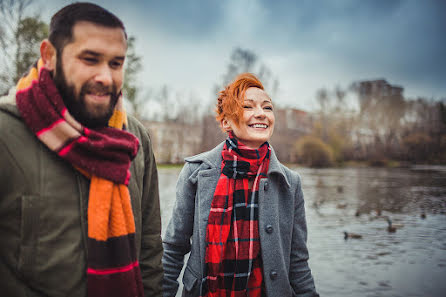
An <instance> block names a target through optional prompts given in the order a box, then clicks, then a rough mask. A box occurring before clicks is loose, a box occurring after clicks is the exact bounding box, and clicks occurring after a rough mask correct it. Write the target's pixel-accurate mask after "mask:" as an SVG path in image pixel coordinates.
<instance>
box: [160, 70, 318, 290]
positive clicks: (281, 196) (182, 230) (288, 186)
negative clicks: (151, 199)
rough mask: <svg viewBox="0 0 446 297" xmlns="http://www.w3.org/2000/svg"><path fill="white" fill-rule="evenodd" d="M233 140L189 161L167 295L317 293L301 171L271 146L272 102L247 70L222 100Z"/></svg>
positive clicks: (167, 263)
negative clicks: (290, 166)
mask: <svg viewBox="0 0 446 297" xmlns="http://www.w3.org/2000/svg"><path fill="white" fill-rule="evenodd" d="M216 112H217V117H216V118H217V121H218V122H219V123H220V125H221V128H222V129H223V130H224V131H225V132H227V134H228V138H227V139H226V141H225V142H223V143H221V144H220V145H218V146H217V147H215V148H214V149H212V150H211V151H208V152H205V153H202V154H199V155H197V156H194V157H190V158H186V164H185V165H184V167H183V170H182V171H181V173H180V176H179V179H178V183H177V191H176V203H175V206H174V209H173V214H172V219H171V221H170V223H169V225H168V227H167V230H166V234H165V237H164V240H163V245H164V256H163V267H164V283H163V289H164V296H165V297H166V296H175V295H176V293H177V290H178V282H177V279H178V276H179V274H180V271H181V269H182V267H183V263H184V255H185V254H187V253H189V252H190V256H189V259H188V261H187V265H186V269H185V271H184V276H183V284H184V289H183V296H208V297H212V296H234V297H238V296H259V297H260V296H268V297H272V296H278V297H287V296H290V297H291V296H318V294H317V293H316V290H315V286H314V281H313V277H312V275H311V271H310V269H309V267H308V263H307V260H308V251H307V247H306V238H307V228H306V222H305V210H304V200H303V195H302V189H301V184H300V178H299V176H298V174H297V173H295V172H294V171H291V170H290V169H288V168H287V167H285V166H283V165H282V164H281V163H280V162H279V160H277V157H276V155H275V153H274V150H273V149H272V147H271V145H270V144H269V143H268V141H269V140H270V138H271V135H272V134H273V130H274V111H273V104H272V101H271V98H270V97H269V96H268V94H267V93H266V92H265V91H264V89H263V85H262V83H261V82H260V81H259V80H258V79H257V78H256V77H255V76H254V75H252V74H249V73H243V74H241V75H239V76H237V77H236V78H235V80H234V81H233V82H232V83H231V84H229V85H228V86H227V87H226V88H225V89H224V90H223V91H221V92H220V96H219V98H218V102H217V108H216Z"/></svg>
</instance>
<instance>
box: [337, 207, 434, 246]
mask: <svg viewBox="0 0 446 297" xmlns="http://www.w3.org/2000/svg"><path fill="white" fill-rule="evenodd" d="M355 215H356V216H359V215H360V214H359V212H356V214H355ZM374 218H375V219H377V218H378V219H385V220H386V221H387V232H389V233H395V232H396V231H397V230H398V229H401V228H403V227H404V224H394V223H393V222H392V220H391V219H390V217H389V216H383V215H381V212H378V215H377V216H376V217H374ZM420 218H421V219H425V218H426V213H424V212H423V213H421V215H420ZM344 239H345V240H347V239H362V235H361V234H357V233H352V232H347V231H344Z"/></svg>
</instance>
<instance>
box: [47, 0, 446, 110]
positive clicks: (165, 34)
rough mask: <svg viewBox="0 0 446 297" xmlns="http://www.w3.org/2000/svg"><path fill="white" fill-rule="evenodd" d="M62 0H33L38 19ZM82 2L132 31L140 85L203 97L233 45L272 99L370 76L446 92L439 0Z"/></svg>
mask: <svg viewBox="0 0 446 297" xmlns="http://www.w3.org/2000/svg"><path fill="white" fill-rule="evenodd" d="M70 2H73V1H62V0H50V1H48V2H45V3H44V4H41V7H42V8H43V13H42V17H43V18H44V21H46V22H49V19H50V16H51V15H52V14H54V13H55V12H56V11H57V10H58V9H60V8H61V7H63V6H64V5H66V4H68V3H70ZM92 2H94V3H97V4H99V5H101V6H103V7H105V8H107V9H109V10H110V11H111V12H113V13H115V14H116V15H118V16H119V17H120V18H121V19H122V20H123V22H124V24H125V26H126V28H127V32H128V34H129V35H133V36H135V37H136V39H137V40H136V47H137V53H138V54H139V55H140V56H142V57H143V67H144V71H143V73H142V77H141V81H140V82H141V85H143V90H146V89H148V88H150V87H151V88H159V86H161V85H163V84H167V85H168V86H170V87H171V88H172V89H173V90H175V92H177V93H180V94H182V93H184V94H185V97H188V96H190V94H194V96H196V97H197V98H200V100H203V101H206V102H209V101H210V100H213V99H215V94H213V86H214V85H215V84H216V83H218V82H220V81H221V80H222V76H223V75H224V73H225V72H226V67H227V64H228V62H229V58H230V53H231V51H232V49H233V48H234V47H241V48H243V49H248V50H251V51H253V52H255V53H256V55H257V56H258V58H259V59H260V60H261V61H262V62H263V63H264V64H266V65H267V66H268V67H269V68H270V69H271V71H272V72H273V74H274V75H275V76H276V77H277V78H278V79H279V89H278V91H277V93H276V96H275V97H276V98H273V101H274V102H275V103H277V104H279V105H287V106H293V107H297V108H301V109H304V110H311V109H313V108H315V106H316V105H315V102H314V98H315V93H316V91H317V89H319V88H322V87H325V88H328V89H333V88H334V87H335V86H337V85H339V86H341V87H347V86H348V85H350V83H352V82H354V81H358V80H368V79H379V78H385V79H387V81H388V82H389V83H391V84H394V85H399V86H402V87H404V94H405V96H406V98H407V97H409V98H413V97H417V96H422V97H427V98H434V99H440V98H446V54H445V53H446V1H441V0H439V1H433V0H432V1H429V0H426V1H416V0H406V1H396V0H381V1H380V0H367V1H366V0H361V1H360V0H340V1H328V0H327V1H298V0H274V1H273V0H246V1H243V0H238V1H236V0H177V1H169V0H164V1H163V0H159V1H142V0H141V1H131V0H129V1H122V0H120V1H117V0H104V1H92ZM42 3H43V1H42ZM186 94H187V95H186Z"/></svg>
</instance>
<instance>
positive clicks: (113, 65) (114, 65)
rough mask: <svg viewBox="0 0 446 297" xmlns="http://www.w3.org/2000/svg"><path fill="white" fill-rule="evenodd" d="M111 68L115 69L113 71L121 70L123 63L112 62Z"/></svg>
mask: <svg viewBox="0 0 446 297" xmlns="http://www.w3.org/2000/svg"><path fill="white" fill-rule="evenodd" d="M110 66H111V67H112V68H113V69H119V68H121V67H122V62H116V61H115V62H111V63H110Z"/></svg>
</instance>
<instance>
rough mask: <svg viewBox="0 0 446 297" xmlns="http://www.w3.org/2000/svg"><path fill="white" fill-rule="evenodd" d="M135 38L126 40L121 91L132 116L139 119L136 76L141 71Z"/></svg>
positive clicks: (139, 106) (139, 110)
mask: <svg viewBox="0 0 446 297" xmlns="http://www.w3.org/2000/svg"><path fill="white" fill-rule="evenodd" d="M135 40H136V39H135V37H133V36H130V37H129V38H128V39H127V55H126V60H125V70H124V71H125V72H124V83H123V86H122V91H123V94H124V97H125V98H126V99H127V100H128V102H129V103H130V105H131V106H132V111H133V115H134V116H135V117H137V118H140V117H141V114H140V112H141V109H142V106H141V105H142V102H141V101H140V100H138V99H139V98H138V87H139V84H138V81H137V78H138V75H139V73H140V72H141V70H142V64H141V57H140V56H138V55H137V54H136V50H135Z"/></svg>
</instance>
